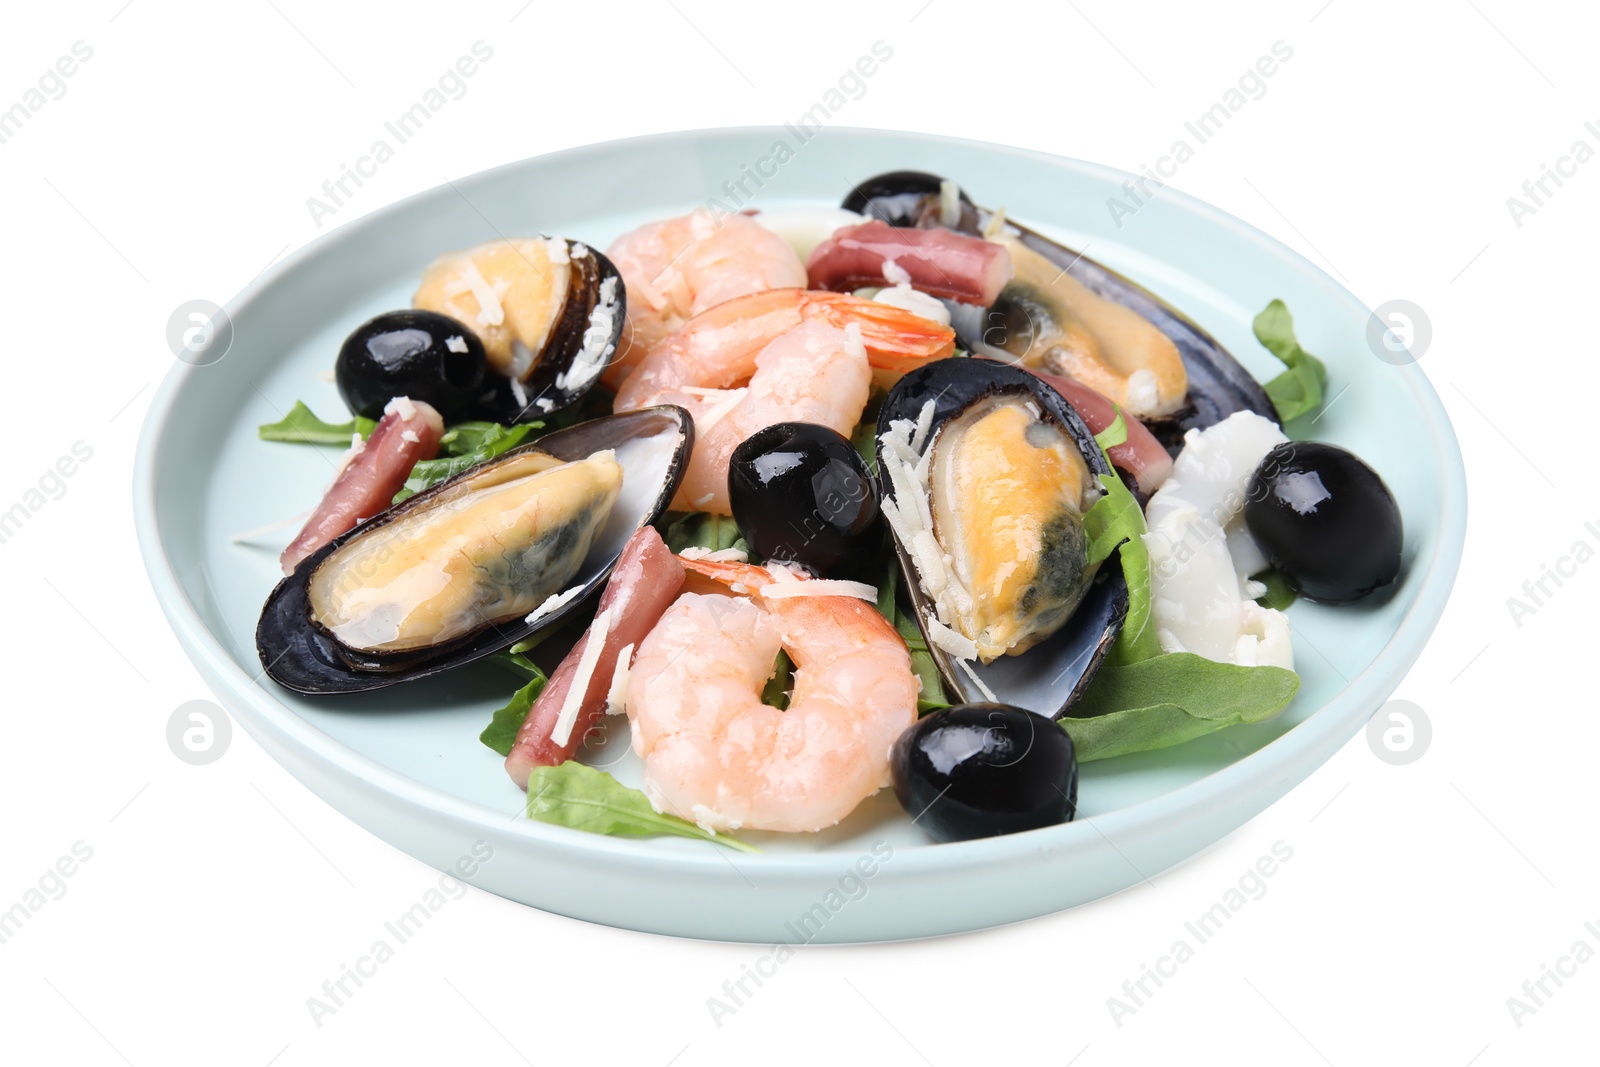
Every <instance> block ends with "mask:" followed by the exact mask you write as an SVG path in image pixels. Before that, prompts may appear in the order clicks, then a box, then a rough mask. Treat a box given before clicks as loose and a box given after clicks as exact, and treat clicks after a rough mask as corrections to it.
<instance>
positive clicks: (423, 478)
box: [394, 422, 544, 504]
mask: <svg viewBox="0 0 1600 1067" xmlns="http://www.w3.org/2000/svg"><path fill="white" fill-rule="evenodd" d="M543 426H544V424H543V423H540V422H519V423H517V424H516V425H515V426H502V425H500V424H499V423H497V422H461V423H457V424H456V425H455V426H452V427H451V428H450V429H449V430H448V431H446V432H445V435H444V436H443V437H441V438H440V439H439V457H438V458H437V459H425V460H422V461H421V462H420V463H418V464H417V465H416V466H414V467H412V468H411V477H409V478H407V479H406V484H405V488H403V489H401V490H400V491H399V492H398V493H396V494H395V495H394V503H396V504H398V503H400V501H402V500H404V499H406V498H407V497H409V496H415V495H416V494H417V493H420V492H422V491H423V490H424V489H427V488H428V487H429V486H433V485H438V484H439V483H440V482H442V481H446V480H447V479H450V478H454V477H455V476H456V475H458V474H460V473H461V472H462V471H464V470H466V469H467V468H469V467H476V466H477V465H478V464H480V463H482V462H484V461H485V460H490V459H493V458H494V457H496V456H498V455H500V453H502V452H508V451H510V450H511V449H513V448H515V447H516V446H517V445H520V444H522V443H523V442H524V440H525V439H526V438H527V436H528V435H529V434H530V433H532V432H533V431H534V430H537V429H541V428H543Z"/></svg>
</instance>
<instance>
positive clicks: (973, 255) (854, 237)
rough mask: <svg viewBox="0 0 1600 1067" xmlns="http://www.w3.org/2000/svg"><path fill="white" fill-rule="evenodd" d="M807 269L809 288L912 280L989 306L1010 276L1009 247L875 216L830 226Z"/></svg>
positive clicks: (913, 284)
mask: <svg viewBox="0 0 1600 1067" xmlns="http://www.w3.org/2000/svg"><path fill="white" fill-rule="evenodd" d="M806 273H807V275H809V277H810V279H811V287H812V288H813V289H832V290H833V291H835V292H850V291H851V290H854V289H859V288H861V287H862V286H866V285H898V284H903V283H910V285H911V287H912V288H913V289H918V290H920V291H922V292H924V293H928V294H930V295H932V296H937V297H942V298H944V299H947V300H960V301H962V302H963V303H967V304H978V305H981V306H983V307H988V306H989V305H990V304H993V303H994V302H995V298H996V297H998V296H999V295H1000V290H1001V289H1003V288H1005V284H1006V282H1008V281H1010V280H1011V253H1010V252H1008V251H1007V250H1006V248H1005V246H1004V245H999V244H996V243H995V242H993V241H985V240H984V239H983V238H981V237H970V236H968V235H966V234H962V233H956V232H954V231H953V230H940V229H933V230H912V229H906V228H904V227H899V226H890V225H889V224H888V223H886V222H882V221H880V220H877V219H874V220H873V221H871V222H863V223H861V224H860V225H859V226H846V227H844V228H843V229H840V230H836V231H834V234H833V236H832V237H830V238H828V239H827V240H826V241H823V242H822V243H821V244H819V245H818V246H817V247H816V248H815V249H813V250H812V252H811V258H810V259H808V260H807V261H806Z"/></svg>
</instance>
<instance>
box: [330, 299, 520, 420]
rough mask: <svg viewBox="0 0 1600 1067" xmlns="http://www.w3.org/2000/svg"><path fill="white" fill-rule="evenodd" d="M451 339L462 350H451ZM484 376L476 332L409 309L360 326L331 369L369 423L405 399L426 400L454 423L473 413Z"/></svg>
mask: <svg viewBox="0 0 1600 1067" xmlns="http://www.w3.org/2000/svg"><path fill="white" fill-rule="evenodd" d="M456 338H460V340H459V341H455V340H454V339H456ZM452 341H454V343H455V347H456V348H462V347H464V348H465V351H462V352H456V351H453V350H452V349H451V342H452ZM488 377H489V370H488V364H487V362H486V360H485V356H484V353H483V342H481V341H479V340H478V335H477V334H475V333H473V332H472V331H471V330H470V329H468V328H467V327H466V326H463V325H462V324H461V323H459V322H457V321H456V320H455V319H452V318H451V317H450V316H448V315H440V314H438V313H436V312H432V311H418V310H409V309H408V310H405V311H385V312H384V313H383V314H381V315H379V316H377V317H376V318H374V319H371V320H369V321H367V322H364V323H362V324H361V325H360V326H358V327H357V328H356V330H355V332H354V333H352V334H351V335H350V336H349V337H347V338H345V342H344V344H343V346H341V347H340V349H339V361H338V363H337V364H335V366H334V380H335V381H336V382H338V385H339V395H340V396H342V397H344V402H345V404H347V405H348V406H349V408H350V410H351V411H353V412H355V413H356V414H357V415H364V416H365V417H367V418H369V419H376V418H380V417H382V415H383V408H384V405H385V404H387V403H389V401H390V400H392V399H393V398H394V397H397V396H406V397H410V398H411V399H412V400H425V401H427V402H428V403H429V404H432V405H433V406H434V407H435V408H436V409H438V412H439V414H440V415H442V416H443V417H444V420H445V421H446V422H453V421H455V420H456V419H460V418H462V417H463V416H465V415H466V414H467V412H468V411H469V410H470V409H471V407H472V405H473V403H474V401H476V400H477V399H478V397H479V396H480V395H481V394H482V393H483V392H484V391H485V389H486V385H485V381H486V379H487V378H488Z"/></svg>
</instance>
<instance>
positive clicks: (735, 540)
mask: <svg viewBox="0 0 1600 1067" xmlns="http://www.w3.org/2000/svg"><path fill="white" fill-rule="evenodd" d="M665 540H666V542H667V547H668V548H670V549H671V550H672V551H673V552H675V553H676V552H682V551H683V550H684V549H686V548H705V549H710V550H711V551H712V552H721V551H723V550H724V549H729V548H737V549H740V550H741V551H744V552H746V553H748V552H749V551H750V546H749V545H747V544H746V543H745V540H744V538H743V537H742V536H741V535H740V533H739V524H738V523H736V522H734V521H733V517H732V516H731V515H712V514H709V513H707V512H698V511H696V512H691V513H690V514H688V515H684V516H683V517H682V518H680V519H678V521H676V522H674V523H672V525H670V526H668V527H667V534H666V537H665Z"/></svg>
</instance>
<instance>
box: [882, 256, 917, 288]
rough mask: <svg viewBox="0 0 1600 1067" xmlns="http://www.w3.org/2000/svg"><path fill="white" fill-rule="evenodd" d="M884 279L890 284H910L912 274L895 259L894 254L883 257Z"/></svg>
mask: <svg viewBox="0 0 1600 1067" xmlns="http://www.w3.org/2000/svg"><path fill="white" fill-rule="evenodd" d="M882 272H883V280H884V281H886V282H888V283H889V284H890V285H910V284H911V275H910V274H909V273H907V271H906V269H905V268H904V267H902V266H901V265H900V264H898V263H896V262H895V261H894V257H893V256H884V257H883V267H882Z"/></svg>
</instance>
